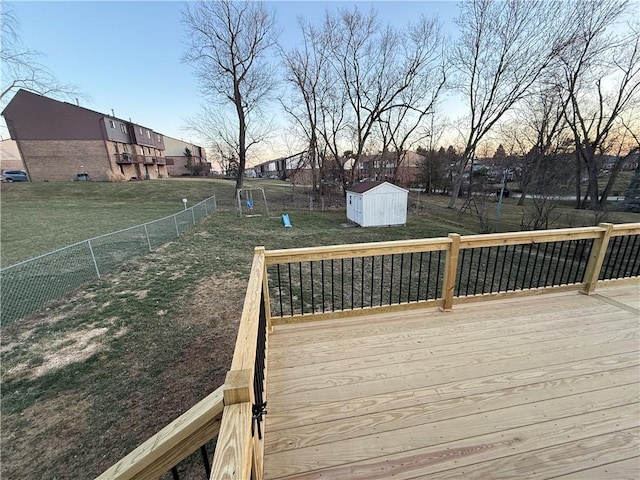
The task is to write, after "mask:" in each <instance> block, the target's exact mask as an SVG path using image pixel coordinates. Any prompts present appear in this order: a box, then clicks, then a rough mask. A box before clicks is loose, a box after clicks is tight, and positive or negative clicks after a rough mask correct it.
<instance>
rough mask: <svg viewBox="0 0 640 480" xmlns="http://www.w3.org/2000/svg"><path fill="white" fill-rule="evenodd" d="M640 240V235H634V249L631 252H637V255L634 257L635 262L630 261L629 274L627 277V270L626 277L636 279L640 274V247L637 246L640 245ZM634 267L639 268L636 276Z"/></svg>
mask: <svg viewBox="0 0 640 480" xmlns="http://www.w3.org/2000/svg"><path fill="white" fill-rule="evenodd" d="M639 239H640V235H634V236H633V247H631V251H632V252H633V251H635V252H636V254H635V256H634V257H633V260H631V259H629V260H630V261H629V274H628V275H627V271H626V269H625V272H624V274H625V277H627V276H628V277H635V276H637V275H638V272H639V271H640V262H638V257H639V256H640V246H639V245H636V244H637V243H638V240H639ZM633 267H637V268H636V271H635V274H634V269H633Z"/></svg>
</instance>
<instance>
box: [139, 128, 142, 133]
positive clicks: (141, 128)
mask: <svg viewBox="0 0 640 480" xmlns="http://www.w3.org/2000/svg"><path fill="white" fill-rule="evenodd" d="M139 128H140V135H142V127H139Z"/></svg>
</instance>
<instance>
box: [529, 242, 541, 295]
mask: <svg viewBox="0 0 640 480" xmlns="http://www.w3.org/2000/svg"><path fill="white" fill-rule="evenodd" d="M539 252H540V245H539V244H536V256H535V258H534V259H533V272H531V275H530V276H529V289H531V285H533V277H535V276H536V266H537V265H538V253H539Z"/></svg>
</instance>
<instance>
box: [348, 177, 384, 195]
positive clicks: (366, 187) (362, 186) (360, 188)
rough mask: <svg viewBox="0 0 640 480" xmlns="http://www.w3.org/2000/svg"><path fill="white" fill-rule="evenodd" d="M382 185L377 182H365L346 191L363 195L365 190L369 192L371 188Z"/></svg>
mask: <svg viewBox="0 0 640 480" xmlns="http://www.w3.org/2000/svg"><path fill="white" fill-rule="evenodd" d="M382 183H384V182H381V181H379V180H367V181H365V182H360V183H356V184H355V185H353V186H351V187H349V188H348V189H347V191H349V192H354V193H364V192H366V191H367V190H371V189H372V188H375V187H377V186H378V185H381V184H382Z"/></svg>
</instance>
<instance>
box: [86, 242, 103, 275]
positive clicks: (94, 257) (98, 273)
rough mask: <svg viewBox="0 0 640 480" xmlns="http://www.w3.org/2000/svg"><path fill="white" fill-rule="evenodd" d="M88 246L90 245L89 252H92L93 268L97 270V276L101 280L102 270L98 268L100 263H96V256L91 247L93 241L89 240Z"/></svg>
mask: <svg viewBox="0 0 640 480" xmlns="http://www.w3.org/2000/svg"><path fill="white" fill-rule="evenodd" d="M87 245H89V251H90V252H91V259H92V260H93V266H94V267H95V269H96V274H97V275H98V278H100V269H99V268H98V262H96V256H95V255H94V253H93V247H92V246H91V240H87Z"/></svg>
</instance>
